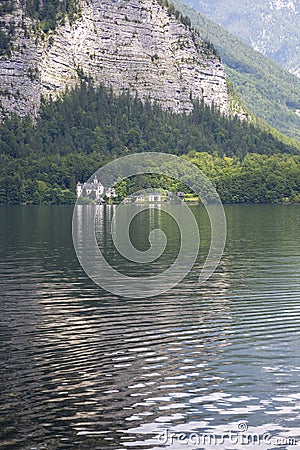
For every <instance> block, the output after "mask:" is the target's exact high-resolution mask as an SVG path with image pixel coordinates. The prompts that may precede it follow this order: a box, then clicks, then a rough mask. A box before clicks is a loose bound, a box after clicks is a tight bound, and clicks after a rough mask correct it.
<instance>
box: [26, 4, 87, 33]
mask: <svg viewBox="0 0 300 450" xmlns="http://www.w3.org/2000/svg"><path fill="white" fill-rule="evenodd" d="M23 1H24V2H25V8H26V13H27V14H28V15H29V16H30V17H31V18H33V19H36V20H38V21H39V24H40V28H41V30H42V31H43V32H45V33H47V32H48V31H50V30H55V27H56V24H57V23H58V22H62V21H63V20H64V18H65V16H67V17H68V18H69V20H70V22H71V23H72V22H73V21H74V20H75V19H76V17H78V15H79V14H80V6H79V3H80V2H79V0H42V1H40V0H23Z"/></svg>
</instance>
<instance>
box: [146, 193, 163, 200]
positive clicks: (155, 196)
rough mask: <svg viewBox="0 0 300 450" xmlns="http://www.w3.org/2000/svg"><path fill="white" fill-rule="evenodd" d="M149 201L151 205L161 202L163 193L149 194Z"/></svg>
mask: <svg viewBox="0 0 300 450" xmlns="http://www.w3.org/2000/svg"><path fill="white" fill-rule="evenodd" d="M148 201H149V202H150V203H153V202H161V193H160V192H149V194H148Z"/></svg>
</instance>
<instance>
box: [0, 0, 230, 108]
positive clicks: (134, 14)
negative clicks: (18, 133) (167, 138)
mask: <svg viewBox="0 0 300 450" xmlns="http://www.w3.org/2000/svg"><path fill="white" fill-rule="evenodd" d="M13 6H14V8H13V11H7V12H4V13H2V17H1V20H2V30H5V32H8V31H9V28H11V27H12V26H13V33H12V34H13V38H12V45H11V51H10V52H7V53H5V52H2V55H1V56H0V85H1V88H0V89H1V92H0V93H1V97H0V100H1V104H2V107H3V108H4V110H6V111H9V112H16V113H17V114H18V115H21V116H24V115H26V114H28V113H30V114H31V115H35V114H36V113H37V111H38V109H39V107H40V101H41V96H45V97H49V96H52V97H53V98H55V97H56V96H57V95H59V94H60V93H62V92H64V91H65V90H66V88H67V87H72V86H74V85H75V84H76V83H78V82H79V81H80V80H81V79H87V78H90V79H91V80H92V81H93V82H94V83H95V84H96V85H97V84H99V83H103V84H105V85H107V86H111V87H112V88H113V90H114V91H115V92H116V93H120V92H121V91H124V90H129V91H130V92H131V93H133V94H135V93H136V94H137V95H138V96H139V97H140V98H142V99H146V98H150V99H151V100H153V101H157V102H158V103H159V104H161V105H163V107H164V108H166V109H171V110H173V111H176V112H189V111H190V110H191V108H192V103H191V98H199V99H203V100H204V101H205V102H206V103H207V104H208V105H212V104H213V103H214V104H215V105H216V106H217V107H218V108H219V109H220V110H221V111H222V112H224V113H226V112H227V100H228V98H227V88H226V79H225V73H224V70H223V66H222V64H221V62H220V60H219V57H218V56H217V55H216V54H215V52H214V51H213V49H211V48H210V47H209V46H208V45H207V44H206V43H204V42H203V41H201V40H200V39H199V37H198V36H197V35H196V34H195V33H194V32H192V31H191V30H190V28H189V27H188V26H187V25H185V24H184V23H182V22H181V21H180V20H178V19H177V18H176V17H175V15H173V14H170V11H168V8H167V7H164V6H162V2H157V1H155V0H89V1H83V2H82V4H81V11H80V15H79V17H77V19H76V20H75V21H73V22H72V24H71V23H70V22H69V20H68V18H67V17H65V18H64V20H63V21H61V23H58V24H57V25H56V28H55V30H54V31H49V32H48V33H45V32H42V31H40V30H39V28H38V24H37V22H36V21H35V20H33V19H32V18H30V17H28V16H27V15H26V14H25V12H24V7H23V6H22V3H21V2H20V0H13ZM2 34H3V31H2Z"/></svg>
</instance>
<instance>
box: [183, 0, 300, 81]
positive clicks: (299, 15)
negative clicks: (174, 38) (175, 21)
mask: <svg viewBox="0 0 300 450" xmlns="http://www.w3.org/2000/svg"><path fill="white" fill-rule="evenodd" d="M186 3H188V4H189V5H191V6H193V7H194V8H195V9H197V10H198V11H200V12H201V13H202V14H204V15H206V16H207V17H209V18H211V19H212V20H214V21H215V22H217V23H219V24H220V25H222V26H223V27H224V28H226V30H227V31H229V32H230V33H231V34H233V35H235V36H237V37H239V38H241V39H243V40H244V41H245V42H247V43H248V44H249V45H251V46H252V47H253V48H254V49H255V50H258V51H260V52H262V53H263V54H264V55H266V56H268V57H269V58H270V59H272V60H273V61H275V62H276V63H277V64H279V65H281V66H282V67H284V68H285V69H287V70H289V71H290V72H291V73H293V74H295V75H296V76H298V77H300V39H299V30H300V3H299V0H189V1H188V2H186Z"/></svg>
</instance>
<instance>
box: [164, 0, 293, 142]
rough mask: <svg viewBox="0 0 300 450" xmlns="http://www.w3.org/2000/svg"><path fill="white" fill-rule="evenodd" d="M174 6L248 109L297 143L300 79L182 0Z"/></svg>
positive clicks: (174, 1)
mask: <svg viewBox="0 0 300 450" xmlns="http://www.w3.org/2000/svg"><path fill="white" fill-rule="evenodd" d="M173 3H174V5H175V7H176V8H177V9H179V10H180V11H181V12H182V14H184V15H188V16H189V17H190V18H191V22H192V25H193V26H194V27H195V29H196V30H198V33H199V35H200V37H201V38H202V39H208V40H210V41H211V42H212V43H213V45H214V47H215V48H216V49H217V51H218V52H219V53H220V55H221V58H222V61H223V62H224V64H225V70H226V73H227V75H228V78H229V79H230V81H231V82H232V83H233V85H234V87H235V89H236V90H237V92H238V93H239V94H240V95H241V97H242V98H243V99H244V101H245V102H246V104H247V106H248V107H249V109H250V110H251V111H253V112H254V113H255V114H256V115H257V116H258V117H260V118H262V119H264V120H265V121H266V122H267V123H269V124H270V125H271V126H272V127H274V128H276V129H278V130H280V131H281V132H282V133H284V134H287V135H288V136H290V137H292V138H295V139H298V140H300V119H299V116H297V114H296V113H295V110H296V109H300V80H299V79H297V78H296V77H295V76H293V75H292V74H290V73H289V72H287V71H285V70H284V69H282V68H281V67H279V66H277V65H276V64H275V63H274V62H272V61H271V60H270V59H268V58H266V57H265V56H263V55H262V54H261V53H259V52H256V51H255V50H253V49H252V48H251V47H250V46H248V45H247V44H246V43H244V42H243V41H241V40H240V39H238V38H236V37H234V36H232V35H231V34H230V33H228V32H227V31H225V30H224V28H222V27H220V26H219V25H217V24H216V23H214V22H213V21H212V20H210V19H208V18H206V17H204V16H202V15H201V14H199V13H198V12H196V11H195V10H194V9H192V8H191V7H189V6H187V5H186V4H183V3H182V2H181V0H173ZM186 3H187V2H186ZM224 5H225V2H224Z"/></svg>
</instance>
